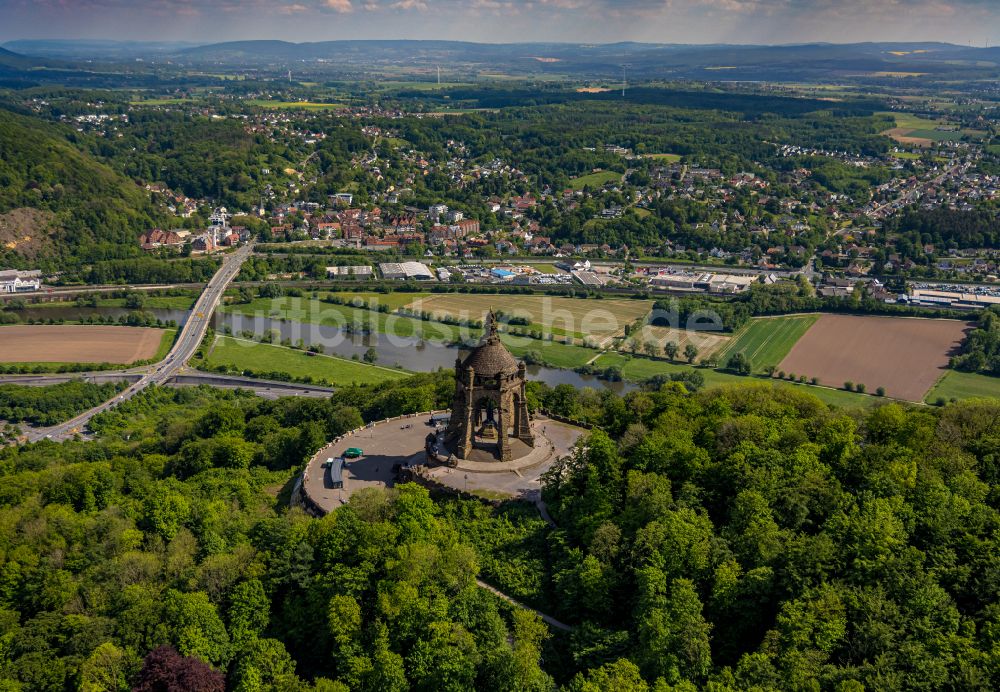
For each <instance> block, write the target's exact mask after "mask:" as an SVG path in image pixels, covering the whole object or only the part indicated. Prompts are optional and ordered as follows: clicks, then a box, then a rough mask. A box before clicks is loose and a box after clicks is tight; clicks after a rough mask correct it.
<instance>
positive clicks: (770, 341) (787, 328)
mask: <svg viewBox="0 0 1000 692" xmlns="http://www.w3.org/2000/svg"><path fill="white" fill-rule="evenodd" d="M818 319H819V315H795V316H791V317H763V318H759V319H755V320H751V321H750V324H748V325H747V326H746V327H744V328H743V329H741V330H740V331H739V333H738V334H737V335H736V337H735V338H734V339H733V341H732V343H730V344H729V346H728V348H726V350H725V351H723V352H721V353H720V354H719V362H720V363H723V364H725V362H726V361H727V360H728V359H729V358H730V357H731V356H733V355H736V354H737V353H740V352H742V353H744V354H746V356H747V358H749V359H750V363H751V364H752V365H753V368H754V370H755V371H758V372H759V371H761V370H763V369H764V368H765V367H767V366H768V365H774V366H777V365H778V363H780V362H781V361H782V360H783V359H784V357H785V356H787V355H788V352H789V351H791V350H792V346H794V345H795V342H796V341H798V340H799V339H801V338H802V335H803V334H805V333H806V332H807V331H809V328H810V327H811V326H813V324H814V323H815V322H816V320H818Z"/></svg>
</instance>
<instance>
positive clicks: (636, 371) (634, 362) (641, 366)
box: [594, 353, 879, 408]
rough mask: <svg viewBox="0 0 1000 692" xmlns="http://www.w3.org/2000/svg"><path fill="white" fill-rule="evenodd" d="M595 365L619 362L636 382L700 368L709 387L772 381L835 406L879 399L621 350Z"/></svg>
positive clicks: (858, 405)
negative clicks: (672, 361)
mask: <svg viewBox="0 0 1000 692" xmlns="http://www.w3.org/2000/svg"><path fill="white" fill-rule="evenodd" d="M594 365H595V366H597V367H605V368H606V367H610V366H613V365H617V366H618V367H620V368H621V369H622V376H623V377H624V378H625V379H626V380H630V381H633V382H641V381H643V380H647V379H649V378H650V377H653V376H654V375H661V374H663V375H672V374H675V373H682V372H687V371H690V370H697V371H698V372H700V373H701V374H702V375H703V376H704V377H705V387H706V388H711V387H721V386H724V385H732V384H738V385H745V384H751V383H754V382H771V383H772V384H774V386H776V387H795V388H796V389H799V390H800V391H804V392H808V393H809V394H812V395H813V396H815V397H816V398H818V399H819V400H820V401H822V402H824V403H826V404H833V405H835V406H844V407H848V408H861V407H865V406H873V405H874V404H876V403H878V401H879V399H878V398H876V397H874V396H868V395H865V394H855V393H854V392H846V391H842V390H839V389H828V388H826V387H814V386H811V385H806V384H798V383H793V382H784V381H780V380H774V379H770V378H761V377H742V376H740V375H733V374H731V373H728V372H722V371H721V370H712V369H710V368H692V367H691V366H690V365H683V364H680V363H668V362H666V361H662V360H653V359H651V358H629V357H628V356H624V355H622V354H618V353H605V354H603V355H602V356H601V357H599V358H598V359H597V360H596V361H595V362H594Z"/></svg>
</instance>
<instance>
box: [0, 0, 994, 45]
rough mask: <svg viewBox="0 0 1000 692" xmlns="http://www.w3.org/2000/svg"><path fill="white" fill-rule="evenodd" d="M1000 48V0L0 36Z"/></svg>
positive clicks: (565, 7) (86, 29)
mask: <svg viewBox="0 0 1000 692" xmlns="http://www.w3.org/2000/svg"><path fill="white" fill-rule="evenodd" d="M19 38H88V39H118V40H160V41H191V42H197V43H215V42H220V41H232V40H242V39H282V40H286V41H297V42H298V41H323V40H334V39H394V38H408V39H447V40H466V41H479V42H490V43H507V42H517V41H562V42H594V43H610V42H614V41H648V42H657V43H767V44H778V43H801V42H810V41H828V42H834V43H852V42H856V41H949V42H952V43H959V44H964V45H977V46H982V45H985V44H987V43H988V44H989V45H996V44H998V43H1000V0H244V1H238V0H0V41H9V40H13V39H19Z"/></svg>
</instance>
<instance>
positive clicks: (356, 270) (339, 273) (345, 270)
mask: <svg viewBox="0 0 1000 692" xmlns="http://www.w3.org/2000/svg"><path fill="white" fill-rule="evenodd" d="M326 275H327V277H329V278H331V279H345V280H350V279H356V280H358V281H367V280H368V279H370V278H372V276H374V272H373V271H372V268H371V267H370V266H368V265H357V266H352V267H327V268H326Z"/></svg>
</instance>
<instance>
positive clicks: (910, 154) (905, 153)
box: [889, 151, 920, 161]
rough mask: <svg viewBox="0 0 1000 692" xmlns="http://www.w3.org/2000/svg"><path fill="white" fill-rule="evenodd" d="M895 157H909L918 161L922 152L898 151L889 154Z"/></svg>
mask: <svg viewBox="0 0 1000 692" xmlns="http://www.w3.org/2000/svg"><path fill="white" fill-rule="evenodd" d="M889 156H891V157H892V158H894V159H908V160H910V161H917V160H919V159H920V154H915V153H913V152H912V151H897V152H894V153H892V154H889Z"/></svg>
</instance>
